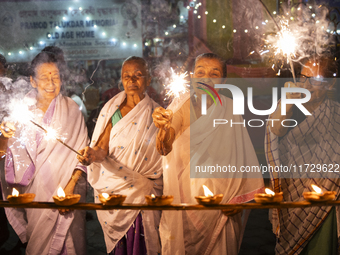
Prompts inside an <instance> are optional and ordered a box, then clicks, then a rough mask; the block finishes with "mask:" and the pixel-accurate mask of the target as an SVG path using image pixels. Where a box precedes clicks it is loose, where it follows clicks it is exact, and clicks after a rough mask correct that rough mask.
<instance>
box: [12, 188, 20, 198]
mask: <svg viewBox="0 0 340 255" xmlns="http://www.w3.org/2000/svg"><path fill="white" fill-rule="evenodd" d="M12 196H13V197H18V196H19V191H18V190H17V189H16V188H13V190H12Z"/></svg>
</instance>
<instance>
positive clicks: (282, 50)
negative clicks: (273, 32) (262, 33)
mask: <svg viewBox="0 0 340 255" xmlns="http://www.w3.org/2000/svg"><path fill="white" fill-rule="evenodd" d="M277 36H278V40H277V42H276V45H275V46H274V47H275V48H276V51H275V54H283V55H284V56H285V57H287V58H289V57H291V56H294V57H295V53H296V47H297V43H296V39H295V36H294V35H293V33H292V32H291V31H290V29H289V24H288V20H285V21H281V31H280V32H279V33H278V34H277Z"/></svg>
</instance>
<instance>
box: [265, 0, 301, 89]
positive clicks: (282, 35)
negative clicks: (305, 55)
mask: <svg viewBox="0 0 340 255" xmlns="http://www.w3.org/2000/svg"><path fill="white" fill-rule="evenodd" d="M259 1H260V3H261V4H262V5H263V7H264V9H265V10H266V12H267V14H268V15H269V17H270V18H271V19H272V20H273V22H274V24H275V26H276V27H277V29H278V30H279V32H278V36H279V39H278V40H277V43H276V45H275V46H274V47H276V52H275V55H276V54H277V53H279V52H282V53H283V55H285V56H286V57H287V61H288V62H289V65H290V68H291V71H292V75H293V79H294V83H295V84H296V78H295V72H294V66H293V62H292V59H291V55H295V49H296V42H295V37H294V36H293V34H292V33H291V32H290V30H289V23H288V20H287V21H281V27H280V26H279V25H278V23H277V22H276V21H275V19H274V17H273V16H272V15H271V13H270V11H269V10H268V8H267V6H266V5H265V4H264V3H263V2H262V0H259Z"/></svg>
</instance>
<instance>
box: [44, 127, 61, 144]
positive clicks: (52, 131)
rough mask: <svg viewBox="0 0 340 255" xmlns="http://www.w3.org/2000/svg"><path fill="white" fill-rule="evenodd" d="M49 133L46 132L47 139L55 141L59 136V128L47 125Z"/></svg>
mask: <svg viewBox="0 0 340 255" xmlns="http://www.w3.org/2000/svg"><path fill="white" fill-rule="evenodd" d="M45 129H46V131H47V133H45V139H46V140H47V141H55V140H56V139H57V138H58V132H57V130H55V129H53V128H51V127H45Z"/></svg>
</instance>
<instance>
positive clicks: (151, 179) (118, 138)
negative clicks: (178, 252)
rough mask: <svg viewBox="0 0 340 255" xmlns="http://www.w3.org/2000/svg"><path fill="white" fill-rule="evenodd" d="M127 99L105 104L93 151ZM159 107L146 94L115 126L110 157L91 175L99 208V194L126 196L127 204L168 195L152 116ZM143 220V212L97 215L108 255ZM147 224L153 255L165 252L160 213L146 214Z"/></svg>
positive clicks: (147, 239)
mask: <svg viewBox="0 0 340 255" xmlns="http://www.w3.org/2000/svg"><path fill="white" fill-rule="evenodd" d="M125 98H126V93H125V91H122V92H121V93H119V94H117V95H116V96H115V97H113V98H112V99H111V100H110V101H109V102H107V103H106V104H105V106H104V107H103V109H102V110H101V112H100V115H99V117H98V121H97V124H96V127H95V130H94V133H93V137H92V142H91V146H92V147H94V146H95V145H96V143H97V140H98V138H99V137H100V135H101V134H102V133H103V131H104V129H105V127H106V125H107V123H108V122H109V121H111V117H112V115H113V114H114V112H115V111H116V110H117V109H118V108H119V105H120V104H121V103H122V102H123V101H124V100H125ZM156 107H158V105H157V104H156V103H155V102H154V101H153V100H152V99H151V98H150V97H149V96H148V95H147V94H146V95H145V97H144V99H143V100H142V101H140V102H139V103H138V104H137V105H136V106H135V107H134V108H133V109H132V110H131V111H130V112H129V113H128V114H127V115H126V116H124V117H123V118H122V119H121V120H120V121H119V122H118V123H116V124H115V125H114V126H113V128H112V130H111V134H110V143H109V156H107V157H106V159H105V160H104V161H103V162H102V163H100V164H99V163H93V164H92V165H91V170H90V172H89V174H88V176H89V182H90V184H91V185H92V187H93V188H94V191H95V199H96V202H98V201H99V200H98V193H102V192H106V193H115V194H122V195H126V196H127V198H126V200H125V202H126V203H145V195H150V194H152V193H153V194H155V195H159V194H161V193H162V187H163V183H162V165H161V157H160V155H159V154H158V152H157V150H156V144H155V138H156V134H157V128H156V127H155V125H154V124H153V120H152V116H151V115H152V113H153V110H154V109H155V108H156ZM138 214H139V211H137V210H114V211H97V215H98V219H99V222H100V224H101V225H102V228H103V232H104V237H105V243H106V248H107V252H108V253H109V252H111V251H112V250H113V249H114V247H115V246H116V244H117V242H118V241H119V240H120V239H121V238H122V237H123V236H124V235H125V234H126V232H127V231H128V229H129V228H130V227H131V225H132V224H133V222H134V220H135V219H136V217H137V215H138ZM142 219H143V226H144V232H145V242H146V248H147V252H148V254H157V253H158V252H160V243H159V234H158V223H159V219H160V212H157V211H145V212H143V211H142Z"/></svg>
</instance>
